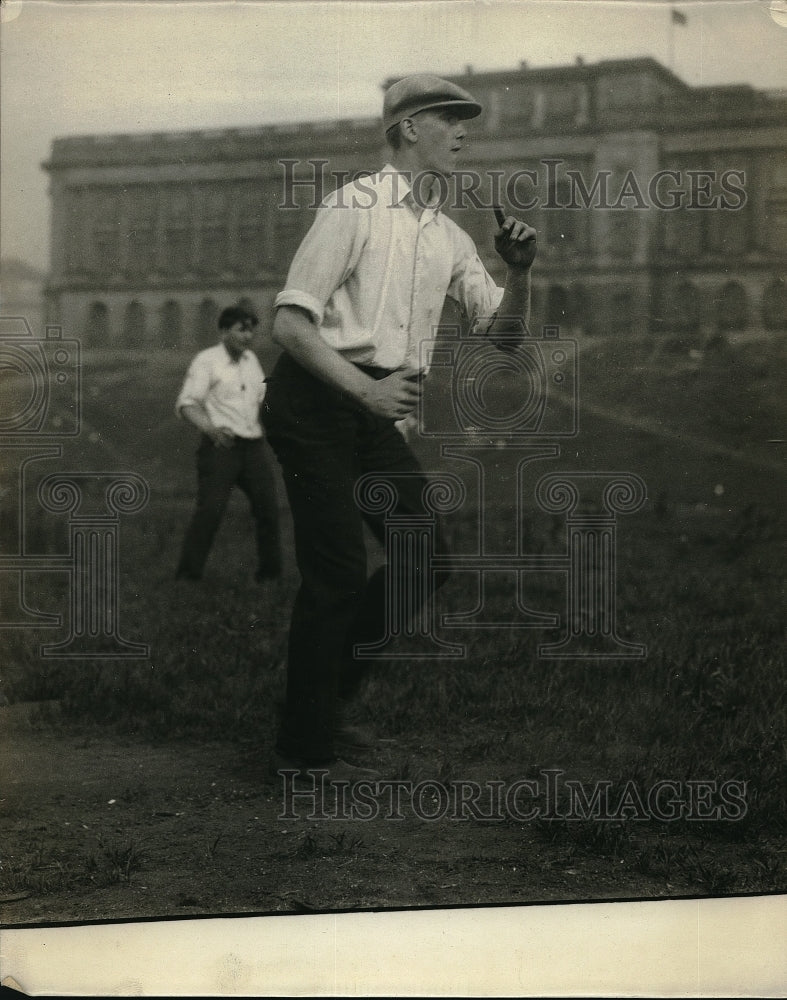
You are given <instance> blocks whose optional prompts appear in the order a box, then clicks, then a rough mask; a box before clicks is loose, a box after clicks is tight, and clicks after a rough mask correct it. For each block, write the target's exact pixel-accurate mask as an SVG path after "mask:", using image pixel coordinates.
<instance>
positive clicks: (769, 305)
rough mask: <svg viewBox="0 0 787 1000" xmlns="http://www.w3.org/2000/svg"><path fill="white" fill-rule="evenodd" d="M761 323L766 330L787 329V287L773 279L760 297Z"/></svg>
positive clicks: (782, 280) (780, 279) (780, 281)
mask: <svg viewBox="0 0 787 1000" xmlns="http://www.w3.org/2000/svg"><path fill="white" fill-rule="evenodd" d="M762 321H763V324H764V325H765V329H766V330H784V329H787V286H785V282H784V279H783V278H774V279H773V281H772V282H771V283H770V284H769V285H768V286H767V287H766V289H765V291H764V292H763V296H762Z"/></svg>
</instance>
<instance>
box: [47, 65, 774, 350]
mask: <svg viewBox="0 0 787 1000" xmlns="http://www.w3.org/2000/svg"><path fill="white" fill-rule="evenodd" d="M454 79H455V80H456V82H457V83H459V84H461V85H462V86H464V87H467V88H468V89H470V90H471V91H472V92H473V93H474V94H475V95H476V96H477V97H478V98H479V100H481V101H482V102H483V104H484V107H485V110H484V113H483V115H482V116H481V117H480V118H479V119H477V120H476V121H475V122H472V123H470V127H469V135H470V143H469V145H468V148H467V149H466V151H465V162H464V164H463V166H464V167H466V168H467V170H468V173H466V174H465V175H463V176H462V177H460V179H459V182H458V187H459V188H461V189H462V193H461V196H458V195H457V191H456V190H454V191H453V192H452V194H451V197H450V199H449V204H450V206H451V207H450V208H449V210H450V211H451V212H452V214H454V215H455V217H456V218H457V220H458V221H459V222H460V224H461V225H462V226H463V227H464V228H465V229H466V230H467V231H468V232H470V234H471V235H472V236H473V237H474V239H475V240H476V243H477V245H478V248H479V252H480V253H481V255H482V257H483V258H484V259H485V261H486V263H487V265H488V266H489V267H490V270H492V271H493V273H497V274H499V263H498V259H497V257H496V255H495V254H494V251H493V247H492V236H493V233H494V230H495V223H494V216H493V215H492V213H491V211H490V209H489V208H488V206H489V204H491V201H492V200H498V195H499V196H501V197H502V200H503V201H504V202H506V203H507V204H508V205H509V206H511V208H512V210H514V211H516V212H518V213H519V214H520V215H522V216H524V217H525V218H527V220H528V221H529V222H531V223H532V224H533V225H535V226H536V227H537V228H538V229H539V233H540V238H539V245H540V252H539V257H538V261H537V267H536V268H535V269H534V275H533V277H534V310H535V311H534V319H535V321H536V323H542V322H559V323H561V325H562V326H563V327H564V328H565V329H566V330H567V332H573V333H575V334H588V335H593V334H601V333H615V334H620V335H624V334H628V333H644V332H660V331H663V332H676V333H680V334H682V335H684V336H689V337H692V336H693V337H695V338H697V340H698V341H702V340H704V339H707V338H708V337H711V336H713V335H715V334H716V333H718V332H724V331H744V330H747V329H760V328H765V329H780V328H783V327H784V326H785V324H786V323H787V320H785V284H784V264H785V247H787V151H786V150H787V141H786V140H787V120H786V119H785V112H786V111H787V95H785V94H774V93H766V92H761V91H757V90H755V89H753V88H751V87H749V86H724V87H690V86H688V85H686V84H685V83H684V82H682V81H681V80H680V79H679V78H678V77H676V76H675V75H674V74H672V73H671V72H669V71H668V70H666V69H665V68H664V67H662V66H661V65H659V64H658V63H657V62H655V61H654V60H652V59H632V60H622V61H621V60H618V61H605V62H600V63H596V64H593V65H584V64H583V63H582V62H580V61H578V62H577V63H576V64H575V65H572V66H564V67H558V68H549V69H530V68H528V67H527V66H526V65H525V64H522V65H521V66H520V68H518V69H515V70H507V71H499V72H489V73H473V72H472V70H471V69H470V68H469V67H468V70H467V72H466V73H465V74H464V75H462V76H459V77H455V78H454ZM384 159H385V149H384V145H383V142H382V136H381V132H380V124H379V120H378V119H367V120H362V121H326V122H318V123H309V124H302V123H301V124H295V125H285V126H280V125H268V126H264V125H263V126H260V127H254V128H228V129H220V130H210V131H198V132H173V133H145V134H132V135H107V136H90V137H84V138H63V139H58V140H56V141H55V142H54V144H53V148H52V154H51V159H50V160H49V161H48V162H47V163H46V164H45V165H44V166H45V169H46V170H48V171H49V174H50V178H51V195H52V267H51V275H50V281H49V286H48V289H47V309H48V313H47V315H48V319H49V321H51V322H59V323H62V324H63V325H64V327H65V328H66V329H67V331H68V334H69V335H70V336H78V337H81V338H83V341H84V343H85V345H86V346H103V345H106V346H125V347H135V346H143V345H149V346H151V347H160V348H176V347H181V348H184V349H185V348H189V349H191V348H194V347H197V346H201V345H203V344H207V343H210V342H212V341H213V340H214V338H215V318H216V313H217V310H218V309H219V308H220V307H222V306H223V305H226V304H228V303H230V302H233V301H238V300H239V299H247V300H249V301H250V302H251V303H253V304H254V305H255V306H256V308H257V309H258V310H259V311H260V313H261V315H263V316H264V317H268V316H269V309H270V304H271V301H272V298H273V296H274V295H275V293H276V291H277V290H278V289H279V288H280V287H281V284H282V281H283V278H284V275H285V274H286V270H287V266H288V264H289V261H290V259H291V256H292V254H293V252H294V250H295V248H296V246H297V244H298V241H299V239H300V237H301V235H302V234H303V233H304V232H305V230H306V229H307V228H308V225H309V223H310V220H311V217H312V214H313V210H314V204H315V198H316V197H319V195H320V194H324V193H327V192H328V191H329V190H331V189H332V188H333V187H334V186H335V185H336V178H337V176H341V177H342V180H344V179H346V177H347V175H348V174H349V173H355V172H356V171H362V170H366V171H369V172H371V171H373V170H374V169H379V167H380V166H381V165H382V163H383V162H384ZM282 161H284V162H282ZM469 171H474V172H475V175H477V176H478V177H479V178H480V181H477V180H476V179H475V175H474V174H472V173H470V172H469ZM342 172H344V173H343V174H342ZM293 180H295V181H302V182H304V183H301V184H297V185H294V186H293V185H292V183H290V182H292V181H293ZM296 202H297V204H298V205H299V206H301V207H300V208H299V209H296V208H292V207H289V208H288V207H287V206H288V205H289V206H292V205H293V204H294V203H296Z"/></svg>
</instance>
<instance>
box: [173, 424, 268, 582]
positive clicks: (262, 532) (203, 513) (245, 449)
mask: <svg viewBox="0 0 787 1000" xmlns="http://www.w3.org/2000/svg"><path fill="white" fill-rule="evenodd" d="M236 485H237V486H240V488H241V489H242V490H243V492H244V493H245V494H246V496H247V497H248V498H249V504H250V506H251V514H252V517H253V518H254V526H255V534H256V540H257V575H258V577H260V578H262V577H276V576H279V574H280V573H281V542H280V538H279V509H278V504H277V501H276V484H275V482H274V478H273V471H272V469H271V466H270V463H269V461H268V456H267V455H266V452H265V442H264V441H263V439H262V438H254V439H249V438H235V441H234V443H233V444H232V445H231V446H230V447H228V448H222V447H216V446H215V445H214V444H213V442H212V441H211V439H210V438H209V437H208V436H207V435H205V434H203V435H202V437H201V439H200V443H199V447H198V448H197V506H196V509H195V511H194V514H193V516H192V519H191V523H190V524H189V526H188V529H187V531H186V536H185V538H184V539H183V549H182V552H181V556H180V562H179V564H178V570H177V575H178V576H185V577H190V578H192V579H198V578H199V577H200V576H202V571H203V569H204V568H205V562H206V560H207V558H208V553H209V552H210V548H211V545H212V544H213V539H214V537H215V535H216V531H217V529H218V527H219V524H220V523H221V519H222V517H223V515H224V511H225V509H226V506H227V501H228V500H229V498H230V493H231V492H232V488H233V487H234V486H236Z"/></svg>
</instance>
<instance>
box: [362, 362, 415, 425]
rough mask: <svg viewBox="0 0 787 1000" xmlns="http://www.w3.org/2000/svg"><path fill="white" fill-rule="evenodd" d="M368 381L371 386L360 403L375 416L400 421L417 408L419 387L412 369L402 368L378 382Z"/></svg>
mask: <svg viewBox="0 0 787 1000" xmlns="http://www.w3.org/2000/svg"><path fill="white" fill-rule="evenodd" d="M370 381H371V383H372V384H371V386H370V387H369V389H368V391H367V392H366V393H365V394H364V396H363V399H362V400H361V401H362V403H363V404H364V406H365V407H366V408H367V410H371V412H372V413H374V414H375V415H376V416H378V417H387V418H388V419H390V420H402V419H403V418H404V417H406V416H407V415H408V414H409V413H412V412H413V410H414V409H415V407H416V406H417V404H418V400H419V398H420V395H421V385H420V382H419V381H418V372H417V371H415V370H414V369H408V368H402V369H399V370H398V371H395V372H393V373H392V374H391V375H387V376H386V377H385V378H381V379H379V380H378V381H374V380H370Z"/></svg>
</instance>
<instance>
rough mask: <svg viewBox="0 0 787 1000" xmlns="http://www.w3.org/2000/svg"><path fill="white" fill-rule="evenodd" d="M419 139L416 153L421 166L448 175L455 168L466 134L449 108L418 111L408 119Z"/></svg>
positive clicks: (461, 124) (463, 126)
mask: <svg viewBox="0 0 787 1000" xmlns="http://www.w3.org/2000/svg"><path fill="white" fill-rule="evenodd" d="M411 121H412V123H413V126H414V128H415V132H416V135H417V136H418V141H417V142H416V143H415V152H416V154H417V156H418V159H419V161H420V166H421V169H423V170H430V171H433V172H434V173H436V174H442V175H443V176H444V177H447V176H448V175H449V174H452V173H453V172H454V170H456V166H457V161H458V159H459V153H460V151H461V149H462V145H463V143H464V140H465V136H466V135H467V131H466V129H465V124H464V121H462V120H461V119H459V118H457V117H456V115H455V114H453V113H452V112H451V110H450V109H444V110H440V109H439V108H438V109H435V110H434V111H419V112H418V114H415V115H413V117H412V119H411Z"/></svg>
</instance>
